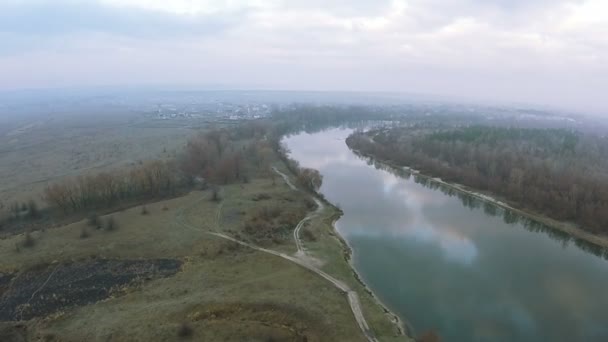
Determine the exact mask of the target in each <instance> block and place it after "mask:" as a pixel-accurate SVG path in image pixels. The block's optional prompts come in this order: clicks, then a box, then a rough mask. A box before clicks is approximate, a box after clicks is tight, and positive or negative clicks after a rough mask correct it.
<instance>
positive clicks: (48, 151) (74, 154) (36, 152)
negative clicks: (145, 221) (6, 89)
mask: <svg viewBox="0 0 608 342" xmlns="http://www.w3.org/2000/svg"><path fill="white" fill-rule="evenodd" d="M168 125H169V124H167V123H164V125H161V124H158V123H155V122H154V121H153V122H150V121H149V120H144V119H143V118H142V117H141V116H140V115H137V114H135V113H125V114H124V115H121V116H116V115H115V116H108V115H100V116H99V117H96V116H95V114H94V113H90V114H88V115H72V116H70V115H48V116H44V117H43V118H32V119H30V120H28V121H26V122H23V123H21V124H20V126H19V127H18V128H16V129H13V130H10V131H9V132H6V133H4V134H0V218H1V217H2V216H3V215H6V214H7V213H6V212H7V211H8V207H9V206H10V204H12V203H13V202H20V203H21V202H25V201H27V200H29V199H34V200H36V201H37V202H38V203H39V204H43V200H42V191H43V190H44V188H45V187H46V186H47V184H48V183H49V182H56V181H60V180H63V179H65V178H67V177H74V176H78V175H82V174H83V173H86V172H99V171H105V170H110V169H116V168H122V167H125V166H128V165H133V164H135V163H138V162H139V161H145V160H148V159H152V158H167V157H170V156H171V155H173V154H175V153H176V151H179V149H180V148H181V147H182V146H183V144H184V143H185V142H186V140H187V138H188V137H189V136H191V135H192V132H193V130H192V129H191V127H190V125H192V123H191V122H183V123H181V124H179V125H176V124H171V126H168Z"/></svg>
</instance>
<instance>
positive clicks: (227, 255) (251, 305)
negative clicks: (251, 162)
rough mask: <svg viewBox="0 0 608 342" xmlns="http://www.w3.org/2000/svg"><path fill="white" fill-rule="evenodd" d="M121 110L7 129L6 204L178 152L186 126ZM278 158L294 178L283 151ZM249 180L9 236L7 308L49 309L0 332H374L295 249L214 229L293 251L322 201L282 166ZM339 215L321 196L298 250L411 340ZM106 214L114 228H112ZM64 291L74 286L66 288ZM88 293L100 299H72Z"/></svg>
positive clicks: (97, 336)
mask: <svg viewBox="0 0 608 342" xmlns="http://www.w3.org/2000/svg"><path fill="white" fill-rule="evenodd" d="M124 120H125V119H124V118H119V119H116V121H112V120H110V121H109V122H108V121H103V124H101V123H100V126H99V127H96V128H95V129H93V128H91V127H90V126H86V127H83V128H80V129H78V128H77V126H78V125H77V123H78V122H77V121H76V122H71V121H70V122H63V121H53V120H47V121H42V122H36V123H34V124H31V125H26V126H23V127H21V128H19V129H16V130H11V131H10V132H9V133H8V134H5V136H3V137H0V140H1V141H2V142H3V143H4V142H6V143H7V144H3V145H2V146H3V147H2V151H3V152H5V153H3V154H2V155H1V157H0V165H2V167H0V177H2V179H3V180H2V183H1V184H0V194H2V201H3V203H5V204H6V203H8V202H9V201H14V200H19V201H22V200H23V201H24V200H26V199H27V198H35V199H36V200H40V192H41V191H42V189H43V188H44V186H46V184H47V182H49V181H55V180H60V179H63V178H65V177H73V176H77V175H81V174H83V173H86V172H89V171H93V170H94V171H100V170H107V169H111V168H115V167H124V166H126V165H130V164H133V163H137V162H138V161H139V160H145V159H149V158H165V157H166V158H169V157H171V156H173V155H174V154H175V153H177V152H178V151H179V147H180V146H181V145H183V143H184V142H185V141H186V139H187V137H188V135H189V134H187V132H190V131H189V128H187V127H179V126H176V127H172V128H170V129H167V128H166V127H164V128H163V127H157V126H155V125H152V126H146V125H142V123H141V122H137V121H128V120H127V121H128V122H129V124H128V125H127V126H121V125H119V123H122V124H124V122H123V121H124ZM129 120H130V119H129ZM88 124H90V122H89V123H88ZM60 127H63V128H64V129H63V130H62V129H60ZM50 132H52V133H50ZM274 165H275V166H276V167H277V168H279V169H280V170H282V171H283V172H284V173H287V174H288V171H287V170H286V168H285V167H284V165H283V164H282V163H281V162H279V161H278V160H275V164H274ZM251 177H252V178H251V179H248V180H247V181H243V182H237V183H232V184H228V185H224V186H221V188H220V190H219V200H213V195H212V194H213V191H212V190H206V191H192V192H190V193H189V194H187V195H184V196H181V197H177V198H173V199H168V200H163V201H159V202H155V203H147V204H146V205H145V206H144V205H136V206H133V207H131V208H129V209H125V210H121V211H118V212H112V213H109V214H106V215H102V216H100V217H99V221H100V222H101V224H98V225H92V224H91V223H90V222H89V220H88V219H83V220H80V217H83V215H80V216H78V215H75V216H73V218H74V220H79V221H77V222H74V223H71V224H67V225H63V226H57V227H53V228H50V227H51V226H50V225H49V227H48V228H46V229H39V230H35V231H33V232H31V233H26V234H15V235H11V234H6V235H5V237H4V238H3V239H0V260H1V261H0V306H1V305H2V303H7V302H9V299H10V303H13V304H14V303H15V302H17V304H19V303H21V304H20V305H18V306H17V309H18V311H19V310H20V312H23V310H25V311H27V312H30V313H31V312H48V311H49V310H51V309H52V310H51V311H52V312H53V313H52V314H50V315H48V316H46V317H38V318H34V319H31V320H28V321H25V322H21V323H18V322H17V321H16V320H18V318H19V317H18V316H16V318H15V321H12V322H5V323H0V340H1V341H21V340H25V341H31V340H43V341H150V340H155V341H158V340H160V341H173V340H188V339H190V340H196V341H243V340H247V341H364V340H366V338H365V336H364V334H363V333H362V332H361V329H360V327H359V326H358V323H357V321H356V320H355V317H354V315H353V312H352V311H351V307H350V305H349V302H348V300H347V296H346V294H345V293H344V292H342V291H341V290H340V289H338V288H337V287H336V286H335V284H332V283H331V282H329V281H327V279H324V278H323V277H321V276H319V275H318V274H316V273H314V272H312V271H311V270H310V269H307V268H306V267H302V265H298V264H297V263H294V262H293V261H290V260H288V259H285V258H281V257H278V256H276V255H271V254H268V253H264V252H261V251H256V250H254V249H252V248H249V247H245V246H242V245H239V244H237V243H234V242H231V241H229V240H226V239H222V238H220V237H218V236H214V235H213V234H210V233H222V234H226V235H228V236H231V237H234V238H236V239H238V240H240V241H243V242H246V243H249V244H251V245H255V246H259V247H264V248H267V249H271V250H273V251H277V252H280V253H284V254H285V255H290V256H291V255H296V252H297V248H296V244H295V242H294V239H293V229H294V228H295V226H296V225H297V224H298V222H299V221H300V220H302V219H303V218H304V217H305V216H306V215H307V214H308V213H310V212H311V211H313V210H314V209H315V203H314V201H313V200H312V197H311V195H310V194H308V193H306V192H303V191H295V190H293V189H291V188H290V187H289V186H287V185H286V184H285V182H284V180H283V179H282V178H281V177H279V176H277V175H273V174H268V173H266V172H261V173H260V174H258V173H256V174H252V175H251ZM291 177H293V175H291ZM144 207H145V209H144ZM5 209H6V207H5ZM106 212H107V211H106ZM338 215H339V212H338V211H337V210H336V209H335V208H334V207H332V206H330V205H326V206H325V209H324V210H323V211H322V212H320V213H319V215H318V216H316V217H314V219H312V220H311V221H309V222H308V223H307V225H306V227H305V228H304V229H303V233H302V235H303V239H302V241H303V242H304V247H305V250H306V254H305V255H301V254H298V255H297V257H298V258H303V259H302V260H305V261H306V263H308V264H310V265H314V267H315V268H319V269H322V270H324V271H325V272H327V273H328V274H330V275H331V276H333V277H335V278H337V279H338V280H340V281H341V282H343V283H345V284H347V285H348V287H349V288H351V289H353V290H355V291H356V292H357V294H358V296H359V298H360V301H361V303H362V307H363V314H364V316H365V319H366V320H367V321H368V323H369V324H370V330H371V332H372V333H373V335H374V336H376V337H377V338H378V340H380V341H394V340H408V338H407V337H405V336H403V335H402V334H401V333H400V331H399V328H398V326H397V325H395V324H393V323H392V322H391V320H392V318H393V317H392V316H391V315H389V314H388V313H387V312H386V311H385V310H384V309H383V308H382V307H381V306H380V305H379V304H378V303H377V302H376V301H375V299H374V298H373V297H372V296H371V295H370V293H368V291H367V290H366V289H365V287H364V286H363V285H362V284H361V283H360V282H359V281H358V280H357V279H356V277H355V274H354V273H353V270H352V269H351V267H350V265H349V263H348V259H347V258H345V256H346V254H345V245H343V244H342V242H341V241H340V240H339V238H338V237H337V235H336V233H335V232H334V229H333V225H332V223H333V221H334V220H335V219H336V218H337V217H338ZM110 220H113V221H114V222H115V224H114V227H113V229H108V228H107V222H109V221H110ZM72 222H73V221H72ZM64 224H65V223H64ZM148 261H149V263H146V262H148ZM154 262H162V263H165V264H167V263H169V264H170V263H171V262H173V264H174V265H180V266H179V270H177V273H175V272H165V273H164V274H163V275H160V276H156V275H155V268H154V265H155V264H154ZM99 265H102V266H103V265H105V266H103V267H102V268H104V269H103V272H101V273H100V274H96V275H95V272H96V271H95V270H96V269H95V267H100V266H99ZM113 267H115V268H116V269H113ZM58 269H59V270H63V272H64V273H65V272H67V271H66V270H71V269H74V270H85V271H86V272H91V274H93V275H95V276H96V277H98V278H99V279H101V280H103V283H104V284H105V286H106V287H105V288H102V285H100V288H99V289H97V290H96V289H95V286H94V284H93V286H92V287H91V284H90V281H89V283H87V286H88V287H85V286H84V285H83V284H84V283H86V281H87V279H89V280H90V279H92V277H88V276H87V275H86V274H89V273H86V272H85V274H84V275H82V274H79V275H78V276H75V277H74V279H73V281H72V280H70V279H67V278H69V277H66V279H53V277H54V276H55V271H56V270H58ZM37 272H38V273H39V277H35V275H36V274H37ZM104 272H105V273H104ZM59 274H61V271H60V272H59ZM26 275H27V277H30V276H31V277H33V278H32V279H33V280H32V284H31V286H30V287H31V289H30V288H23V289H15V288H11V280H13V283H15V281H14V280H15V279H19V280H20V283H21V284H23V282H24V279H23V277H24V276H26ZM61 276H62V277H64V276H65V274H63V275H61ZM132 277H135V280H132ZM25 279H26V280H27V279H28V278H25ZM95 279H97V278H95ZM64 283H65V286H64V285H62V284H64ZM112 284H116V285H115V286H112ZM45 286H46V288H45ZM61 286H63V288H59V287H61ZM65 288H69V291H67V292H69V293H67V294H66V293H63V292H65V291H64V290H65ZM54 289H57V293H52V291H53V290H54ZM28 291H29V292H28ZM49 291H51V293H49ZM87 291H88V292H87ZM80 292H82V296H83V298H84V299H86V298H94V299H95V300H91V301H89V302H87V301H86V300H84V301H83V300H80V301H79V300H74V296H76V299H78V298H77V297H78V296H79V294H80ZM85 292H86V293H85ZM87 296H88V297H87ZM7 298H8V299H7ZM66 298H69V300H67V299H66ZM99 298H102V300H101V301H99ZM81 299H82V298H81ZM3 301H4V302H3ZM20 301H21V302H20ZM73 303H78V305H76V304H73ZM82 303H84V304H86V305H83V304H82ZM87 303H88V304H87ZM36 305H38V306H40V307H34V306H36ZM13 307H14V306H13ZM49 308H50V309H49ZM37 309H40V310H37ZM28 310H29V311H28ZM22 317H23V316H22Z"/></svg>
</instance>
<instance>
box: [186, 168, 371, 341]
mask: <svg viewBox="0 0 608 342" xmlns="http://www.w3.org/2000/svg"><path fill="white" fill-rule="evenodd" d="M274 170H275V172H278V173H279V174H280V175H282V177H283V179H284V180H285V182H286V183H287V184H288V185H289V186H290V187H291V188H292V189H295V190H297V188H296V187H295V186H293V184H291V182H290V181H289V178H288V177H287V176H286V175H284V174H282V173H281V172H280V171H278V170H276V169H274ZM283 175H284V176H283ZM203 200H205V198H204V197H203V198H201V199H200V200H198V201H195V202H194V203H193V204H192V205H191V206H188V207H183V208H181V209H180V210H178V212H177V214H176V215H175V222H176V223H177V224H179V225H181V226H182V227H184V228H188V229H192V230H196V231H201V228H197V227H194V226H192V225H190V224H188V223H187V222H185V220H184V216H183V215H184V212H185V211H186V210H187V209H190V208H192V207H194V206H196V205H197V204H198V203H200V202H201V201H203ZM317 201H318V200H316V199H315V202H317ZM317 204H320V205H319V206H317V209H316V210H315V211H314V212H313V213H312V215H313V216H314V215H316V214H317V213H318V212H320V211H319V208H324V207H323V206H322V203H320V202H317ZM221 209H222V205H221V204H220V205H218V211H221ZM321 210H322V209H321ZM216 217H217V219H218V220H219V217H220V214H219V213H218V214H217V216H216ZM310 218H311V215H307V216H306V217H305V218H304V219H302V221H304V222H305V221H307V220H310ZM302 221H301V222H300V223H302ZM300 223H298V226H300ZM216 227H217V228H219V221H218V222H216ZM202 231H203V233H205V234H209V235H213V236H216V237H219V238H222V239H224V240H229V241H232V242H235V243H238V244H239V245H241V246H245V247H248V248H251V249H254V250H256V251H259V252H263V253H267V254H272V255H275V256H277V257H280V258H283V259H285V260H288V261H291V262H293V263H295V264H297V265H299V266H301V267H303V268H306V269H307V270H309V271H311V272H314V273H316V274H318V275H319V276H321V277H323V278H325V279H326V280H327V281H329V282H330V283H331V284H332V285H333V286H335V287H336V288H338V289H339V290H340V291H342V292H343V293H344V294H346V295H347V299H348V303H349V305H350V308H351V311H352V312H353V315H354V316H355V320H356V321H357V324H358V325H359V328H360V329H361V332H362V333H363V335H364V336H365V338H366V339H367V340H368V341H369V342H378V340H377V339H376V337H375V336H374V334H373V333H372V332H371V331H370V329H369V325H368V324H367V321H366V320H365V317H364V316H363V310H362V309H361V303H360V301H359V295H358V294H357V292H356V291H353V290H352V289H351V288H350V287H348V285H346V284H345V283H343V282H342V281H340V280H338V279H336V278H334V277H332V276H331V275H329V274H327V273H325V272H324V271H322V270H320V269H319V268H317V267H315V266H314V265H311V264H310V263H308V262H306V261H305V259H304V258H298V257H295V256H291V255H287V254H285V253H281V252H277V251H273V250H271V249H266V248H262V247H258V246H256V245H253V244H250V243H247V242H244V241H240V240H237V239H235V238H233V237H231V236H228V235H226V234H223V233H220V232H217V231H216V232H213V231H206V230H202ZM294 237H297V234H295V233H294ZM296 241H299V238H296ZM298 251H300V249H298ZM302 253H303V250H302Z"/></svg>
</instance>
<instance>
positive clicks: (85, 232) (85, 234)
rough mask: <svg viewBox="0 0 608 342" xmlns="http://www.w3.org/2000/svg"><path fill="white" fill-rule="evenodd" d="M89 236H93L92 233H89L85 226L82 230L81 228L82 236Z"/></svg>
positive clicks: (83, 237)
mask: <svg viewBox="0 0 608 342" xmlns="http://www.w3.org/2000/svg"><path fill="white" fill-rule="evenodd" d="M89 236H91V234H89V231H88V230H87V229H86V228H85V227H83V228H82V230H80V238H81V239H86V238H88V237H89Z"/></svg>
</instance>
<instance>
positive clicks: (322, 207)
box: [272, 166, 325, 255]
mask: <svg viewBox="0 0 608 342" xmlns="http://www.w3.org/2000/svg"><path fill="white" fill-rule="evenodd" d="M272 170H273V171H274V172H275V173H277V174H278V175H279V176H281V177H282V178H283V180H284V181H285V183H286V184H287V186H289V187H290V188H291V189H292V190H294V191H300V189H298V188H297V187H296V186H295V185H294V184H293V183H292V182H291V180H290V179H289V176H287V175H286V174H284V173H283V172H281V171H279V169H277V168H276V167H274V166H273V167H272ZM312 199H313V200H314V201H315V204H316V205H317V209H315V211H313V212H311V213H309V214H308V215H306V217H304V218H303V219H302V221H300V222H298V224H297V225H296V228H295V229H294V230H293V241H294V242H295V243H296V247H297V249H298V251H297V252H296V254H297V255H305V254H306V251H305V250H304V244H303V243H302V240H301V239H300V231H301V230H302V227H304V224H306V222H308V221H310V220H312V219H313V218H315V217H317V216H318V215H319V214H321V212H323V210H325V205H324V204H323V202H321V201H319V199H318V198H316V197H313V198H312Z"/></svg>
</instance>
